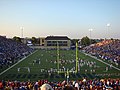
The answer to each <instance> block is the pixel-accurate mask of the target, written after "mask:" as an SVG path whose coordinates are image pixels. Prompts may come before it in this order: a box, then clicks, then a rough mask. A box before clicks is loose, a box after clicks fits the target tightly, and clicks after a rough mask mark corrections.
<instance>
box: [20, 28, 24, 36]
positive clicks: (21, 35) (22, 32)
mask: <svg viewBox="0 0 120 90" xmlns="http://www.w3.org/2000/svg"><path fill="white" fill-rule="evenodd" d="M20 30H21V38H23V30H24V27H20Z"/></svg>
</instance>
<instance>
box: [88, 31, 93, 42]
mask: <svg viewBox="0 0 120 90" xmlns="http://www.w3.org/2000/svg"><path fill="white" fill-rule="evenodd" d="M92 31H93V29H89V32H90V44H91V39H92V33H91V32H92Z"/></svg>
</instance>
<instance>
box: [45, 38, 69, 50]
mask: <svg viewBox="0 0 120 90" xmlns="http://www.w3.org/2000/svg"><path fill="white" fill-rule="evenodd" d="M57 45H58V46H59V47H60V49H70V46H71V40H70V38H68V37H67V36H47V37H46V38H45V43H44V46H45V47H46V48H47V49H56V47H57Z"/></svg>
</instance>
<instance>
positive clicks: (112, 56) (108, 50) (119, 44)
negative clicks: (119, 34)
mask: <svg viewBox="0 0 120 90" xmlns="http://www.w3.org/2000/svg"><path fill="white" fill-rule="evenodd" d="M83 50H84V52H86V53H89V54H91V55H94V56H96V57H98V58H101V59H104V60H110V61H113V62H115V64H116V65H118V64H120V40H104V41H102V42H99V43H96V44H94V45H91V46H88V47H85V48H84V49H83Z"/></svg>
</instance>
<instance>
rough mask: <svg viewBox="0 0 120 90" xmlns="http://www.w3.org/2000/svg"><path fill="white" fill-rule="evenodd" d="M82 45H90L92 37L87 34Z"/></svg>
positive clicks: (82, 40)
mask: <svg viewBox="0 0 120 90" xmlns="http://www.w3.org/2000/svg"><path fill="white" fill-rule="evenodd" d="M81 45H82V46H88V45H90V39H89V38H88V37H87V36H86V37H83V38H82V39H81Z"/></svg>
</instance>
